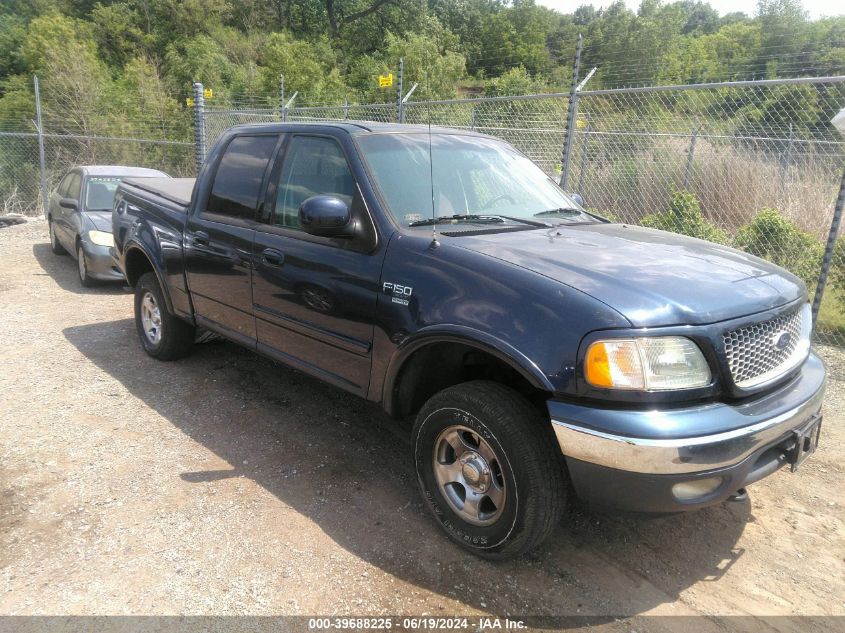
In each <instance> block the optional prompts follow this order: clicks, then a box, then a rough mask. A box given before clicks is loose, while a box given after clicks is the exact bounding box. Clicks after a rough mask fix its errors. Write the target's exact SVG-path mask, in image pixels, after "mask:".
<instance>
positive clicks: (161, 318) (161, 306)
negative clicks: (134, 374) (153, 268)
mask: <svg viewBox="0 0 845 633" xmlns="http://www.w3.org/2000/svg"><path fill="white" fill-rule="evenodd" d="M135 328H136V329H137V330H138V337H139V338H140V339H141V345H142V346H143V347H144V351H145V352H147V354H149V355H150V356H152V357H153V358H157V359H158V360H175V359H177V358H182V357H183V356H187V355H188V354H190V352H191V347H192V346H193V344H194V337H195V333H196V328H194V326H193V325H191V324H190V323H186V322H185V321H183V320H182V319H180V318H178V317H176V316H174V315H172V314H170V313H169V312H168V311H167V304H166V303H165V302H164V294H163V293H162V291H161V286H159V283H158V279H157V278H156V276H155V273H144V274H143V275H141V278H140V279H139V280H138V284H137V285H136V286H135Z"/></svg>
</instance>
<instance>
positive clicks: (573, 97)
mask: <svg viewBox="0 0 845 633" xmlns="http://www.w3.org/2000/svg"><path fill="white" fill-rule="evenodd" d="M583 45H584V38H583V37H582V36H581V34H580V33H579V34H578V43H577V44H576V45H575V63H574V65H573V68H572V88H571V89H570V91H569V112H568V114H567V116H566V136H565V137H564V139H563V156H562V157H561V161H560V162H561V174H560V186H561V188H562V189H563V190H564V191H566V189H567V187H568V186H569V161H570V159H571V158H572V137H573V136H574V135H575V119H576V117H577V116H578V73H579V72H580V71H581V48H582V47H583Z"/></svg>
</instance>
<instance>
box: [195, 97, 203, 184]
mask: <svg viewBox="0 0 845 633" xmlns="http://www.w3.org/2000/svg"><path fill="white" fill-rule="evenodd" d="M194 158H195V159H196V162H197V176H199V174H200V169H202V164H203V162H204V161H205V97H204V96H203V87H202V84H201V83H200V82H198V81H195V82H194Z"/></svg>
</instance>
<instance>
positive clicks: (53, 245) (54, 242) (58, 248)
mask: <svg viewBox="0 0 845 633" xmlns="http://www.w3.org/2000/svg"><path fill="white" fill-rule="evenodd" d="M47 231H48V232H49V233H50V250H51V251H53V253H54V254H55V255H67V251H66V250H65V247H64V246H62V245H61V243H60V242H59V238H58V237H56V232H55V230H53V221H52V220H47Z"/></svg>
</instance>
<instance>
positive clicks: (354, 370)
mask: <svg viewBox="0 0 845 633" xmlns="http://www.w3.org/2000/svg"><path fill="white" fill-rule="evenodd" d="M276 162H277V164H276V165H275V166H274V168H273V172H272V174H271V176H270V180H269V183H268V187H267V195H266V199H265V212H264V213H263V214H262V215H263V219H264V223H263V224H261V225H259V227H258V230H257V231H256V234H255V251H254V252H255V262H256V267H255V270H254V272H253V277H252V279H253V301H254V309H255V319H256V332H257V338H258V349H259V351H262V352H264V353H266V354H269V355H270V356H275V357H276V358H278V359H280V360H282V361H283V362H286V363H288V364H291V365H294V366H296V367H298V368H299V369H302V370H303V371H306V372H308V373H311V374H314V375H316V376H319V377H320V378H322V379H324V380H327V381H329V382H332V383H334V384H336V385H338V386H340V387H342V388H344V389H347V390H349V391H351V392H353V393H356V394H358V395H366V392H367V388H368V386H369V378H370V355H371V350H372V342H373V326H374V322H375V309H376V299H377V296H378V283H379V276H380V273H381V264H382V259H383V254H384V251H383V249H382V250H378V251H377V250H376V244H377V240H376V233H375V227H374V225H373V223H372V219H371V218H370V216H369V212H368V211H367V208H366V205H365V204H364V200H363V198H362V196H361V192H360V189H359V187H358V185H357V183H356V181H355V178H354V176H353V173H352V170H351V169H350V165H349V162H348V160H347V157H346V155H345V153H344V150H343V148H342V147H341V145H340V143H339V142H338V141H337V140H336V139H335V138H332V137H329V136H317V135H312V134H293V135H291V137H290V138H289V142H288V146H287V148H286V151H285V155H284V159H283V160H277V161H276ZM316 195H331V196H335V197H337V198H340V199H341V200H343V201H345V202H346V203H347V204H349V205H350V209H351V214H352V218H353V221H355V222H359V223H360V226H361V227H362V229H361V233H360V236H359V237H355V238H346V239H343V238H324V237H315V236H312V235H309V234H307V233H305V232H304V231H302V230H301V229H300V226H299V207H300V205H301V204H302V203H303V202H304V201H305V200H307V199H308V198H310V197H312V196H316Z"/></svg>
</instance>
